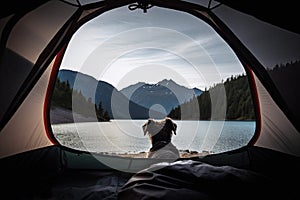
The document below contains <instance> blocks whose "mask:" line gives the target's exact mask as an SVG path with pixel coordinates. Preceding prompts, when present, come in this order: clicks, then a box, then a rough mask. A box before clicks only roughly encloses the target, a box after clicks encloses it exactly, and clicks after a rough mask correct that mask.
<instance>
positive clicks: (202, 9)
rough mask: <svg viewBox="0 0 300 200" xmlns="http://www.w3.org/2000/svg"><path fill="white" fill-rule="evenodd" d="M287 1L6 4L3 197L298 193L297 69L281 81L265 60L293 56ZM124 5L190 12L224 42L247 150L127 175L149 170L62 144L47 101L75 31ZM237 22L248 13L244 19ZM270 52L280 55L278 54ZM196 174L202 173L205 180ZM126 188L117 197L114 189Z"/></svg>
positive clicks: (0, 151)
mask: <svg viewBox="0 0 300 200" xmlns="http://www.w3.org/2000/svg"><path fill="white" fill-rule="evenodd" d="M293 3H294V2H277V1H274V2H271V3H270V4H263V3H262V2H258V1H239V2H236V1H230V0H219V1H205V0H204V1H180V0H176V1H175V0H170V1H161V0H149V1H142V0H141V1H137V2H136V1H131V0H117V1H110V0H106V1H97V0H91V1H88V0H61V1H48V0H39V1H37V0H29V1H10V3H9V5H6V6H5V5H3V6H2V7H1V12H0V15H1V20H0V22H1V23H0V24H1V26H0V27H1V28H0V31H1V43H0V44H1V47H0V49H1V50H0V63H1V64H0V81H1V82H0V92H1V106H0V111H1V112H0V130H1V133H0V158H1V161H0V166H1V174H2V177H5V178H3V179H2V185H4V188H3V192H4V193H6V194H7V195H9V196H10V197H11V198H10V199H23V198H24V199H56V198H57V199H105V198H106V199H115V198H118V197H120V198H123V199H126V198H127V197H128V198H129V197H130V199H134V198H139V199H140V198H144V199H151V198H153V199H155V198H159V197H160V198H163V196H164V197H166V198H167V197H170V198H172V199H176V198H175V197H180V198H185V197H186V198H190V199H202V198H203V199H215V198H216V197H220V196H218V195H221V196H222V195H223V196H222V197H236V198H239V197H242V198H244V197H245V198H246V197H250V196H251V197H256V196H260V195H264V196H265V197H276V196H278V195H282V196H289V195H291V194H293V193H294V194H296V191H297V190H296V186H295V184H293V183H294V182H297V181H298V180H299V179H298V178H299V177H300V176H299V175H300V174H299V170H298V169H299V167H300V164H299V163H300V162H299V161H300V159H299V157H300V148H299V146H300V134H299V130H300V121H299V120H300V116H299V112H298V111H299V106H298V104H297V103H298V99H299V93H298V90H297V86H298V85H299V84H298V85H297V77H296V76H297V73H296V72H297V70H298V71H299V69H297V68H294V71H293V72H290V73H289V74H288V77H286V74H284V73H282V75H281V74H279V76H276V77H275V76H272V74H270V73H268V70H267V68H268V67H270V66H269V65H270V63H271V65H273V63H272V62H271V61H270V59H271V58H270V57H268V56H269V55H270V54H273V57H275V58H276V59H281V58H282V57H284V56H285V57H284V58H285V60H278V61H276V62H277V63H278V62H290V61H296V60H297V59H299V52H300V51H299V46H300V45H299V44H300V40H299V34H300V30H299V25H298V24H297V23H296V22H295V21H296V20H295V19H297V14H296V13H297V11H296V10H295V9H296V6H295V5H293ZM127 5H133V6H131V8H132V7H135V8H136V9H142V10H143V11H144V12H147V9H151V7H152V6H157V7H163V8H170V9H175V10H180V11H183V12H188V13H190V14H192V15H194V16H196V17H199V18H201V19H202V20H204V21H205V22H206V23H208V24H209V25H210V26H212V27H213V29H215V30H216V32H217V33H218V34H219V35H220V36H221V37H222V38H223V39H224V40H225V41H226V42H227V43H228V44H229V45H230V47H231V48H232V50H233V51H234V52H235V54H236V55H237V57H238V58H239V60H240V62H241V63H242V65H243V66H244V68H245V69H246V70H247V72H248V75H249V77H250V83H251V89H252V93H253V94H254V96H255V108H256V117H257V128H256V132H255V134H254V136H253V138H252V139H251V141H250V142H249V143H248V144H247V145H246V146H245V147H243V148H240V149H236V150H233V151H229V152H224V153H220V154H214V155H210V156H205V157H203V158H202V157H201V158H195V159H190V160H184V159H183V160H179V161H178V162H174V163H172V164H171V165H167V166H166V167H164V168H162V169H160V170H157V171H154V172H152V171H153V170H151V169H152V168H151V167H150V170H148V171H146V172H145V171H143V172H141V173H137V174H134V175H133V174H132V172H133V171H136V170H142V169H144V168H146V167H149V166H152V165H151V164H153V163H152V161H150V160H142V161H141V160H140V159H133V158H132V159H129V158H120V157H113V156H103V155H95V154H93V153H90V152H81V151H78V150H75V149H69V148H65V147H63V146H61V145H60V144H59V143H58V142H57V140H56V139H55V138H54V137H53V134H52V132H51V127H50V123H49V101H48V99H49V98H50V96H51V91H52V89H53V85H54V82H55V77H56V74H57V72H58V69H59V65H60V63H61V60H62V58H63V56H64V52H65V50H66V47H67V45H68V43H69V41H70V39H71V37H72V35H73V34H74V33H75V32H76V30H78V29H79V28H80V26H81V25H83V24H84V23H85V22H87V21H89V20H91V19H93V18H94V17H96V16H98V15H100V14H101V13H104V12H106V11H109V10H111V9H114V8H118V7H120V6H127ZM241 16H243V17H245V20H244V21H243V20H242V19H243V17H241ZM234 19H235V20H234ZM236 19H239V20H236ZM257 21H259V22H260V24H261V25H263V27H264V28H257V29H253V28H252V26H251V25H253V24H255V23H256V22H257ZM269 29H270V30H272V31H273V32H268V33H271V34H269V35H264V34H260V31H262V32H264V31H266V32H267V31H268V30H269ZM281 31H283V32H284V31H285V33H286V37H285V36H284V37H282V38H281V35H279V34H277V33H278V32H281ZM266 32H265V33H266ZM245 33H248V36H249V35H250V36H249V37H255V39H256V40H254V41H256V42H253V40H252V41H250V40H249V37H247V34H245ZM249 33H250V34H249ZM281 39H287V40H286V41H281ZM270 41H271V42H270ZM265 42H266V44H265ZM267 42H269V44H267ZM261 44H263V45H261ZM291 44H293V45H291ZM276 47H281V49H280V48H279V49H280V50H278V51H277V50H276ZM297 47H298V49H297ZM287 48H288V49H287ZM289 48H290V49H289ZM297 50H298V51H297ZM266 52H267V53H268V54H265V53H266ZM290 52H291V53H290ZM265 55H267V56H265ZM277 55H278V56H277ZM283 55H284V56H283ZM281 56H282V57H281ZM282 83H284V85H283V86H282V85H280V84H282ZM100 157H101V158H100ZM99 160H101V161H102V162H99ZM106 162H116V163H119V164H120V163H121V164H120V165H121V166H122V168H123V169H124V170H125V171H126V172H122V171H120V170H115V169H112V168H110V167H109V166H107V165H106V164H105V163H106ZM155 163H157V161H156V162H155ZM161 165H162V166H163V165H164V163H161ZM154 168H155V166H154ZM182 169H185V170H182ZM202 170H204V171H202ZM196 171H198V172H200V174H201V172H202V176H201V175H199V174H197V173H196ZM204 172H206V173H204ZM203 174H211V175H212V176H213V177H214V178H212V177H208V176H203ZM132 177H133V178H132ZM131 178H132V179H131ZM128 180H129V182H128ZM189 183H193V184H189ZM124 184H125V187H124V188H123V189H122V190H121V192H120V196H118V195H119V194H118V192H117V191H119V189H120V187H121V186H124ZM266 185H269V186H266ZM258 186H259V187H258ZM269 187H271V189H268V188H269ZM234 188H235V189H234ZM283 188H287V189H283ZM239 190H240V191H243V194H241V196H238V195H237V194H240V193H238V191H239ZM218 191H220V192H221V193H218ZM226 191H227V192H226ZM228 191H230V192H228Z"/></svg>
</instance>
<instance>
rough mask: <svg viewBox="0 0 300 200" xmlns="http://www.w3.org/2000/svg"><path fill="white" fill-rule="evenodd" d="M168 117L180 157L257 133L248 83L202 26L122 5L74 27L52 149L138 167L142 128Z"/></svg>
mask: <svg viewBox="0 0 300 200" xmlns="http://www.w3.org/2000/svg"><path fill="white" fill-rule="evenodd" d="M165 117H170V118H171V119H172V120H173V121H174V123H175V124H176V126H177V129H176V135H175V134H174V135H172V139H171V141H172V143H173V144H174V145H175V146H176V147H177V148H178V150H179V152H180V156H181V157H191V156H202V155H207V154H211V153H220V152H225V151H229V150H233V149H237V148H240V147H243V146H245V145H247V144H248V143H249V141H250V140H251V138H252V137H253V135H254V133H255V130H256V116H255V109H254V105H253V98H252V93H251V92H250V87H249V80H248V74H247V72H246V70H245V69H244V67H243V65H242V64H241V62H240V61H239V59H238V58H237V56H236V55H235V53H234V52H233V50H232V49H231V48H230V46H229V45H228V44H227V43H226V42H225V41H224V40H223V39H222V38H221V37H220V36H219V35H218V34H217V33H216V31H215V30H214V29H213V28H211V27H210V26H209V25H208V24H207V23H205V22H204V21H203V20H201V19H199V18H197V17H195V16H193V15H191V14H188V13H185V12H182V11H176V10H172V9H167V8H159V7H153V8H151V9H149V10H148V11H147V13H144V12H143V11H142V10H134V11H130V9H128V7H127V6H124V7H120V8H116V9H113V10H111V11H108V12H105V13H103V14H101V15H99V16H98V17H95V18H94V19H92V20H90V21H88V22H87V23H85V24H84V25H83V26H81V27H80V28H79V29H78V30H77V32H75V34H74V35H73V37H72V39H71V41H70V43H69V44H68V47H67V49H66V53H65V55H64V57H63V59H62V63H61V65H60V69H59V71H58V74H57V77H56V83H55V87H54V91H53V94H52V98H51V108H50V121H51V128H52V132H53V134H54V136H55V138H56V139H57V141H58V142H59V143H60V144H61V145H63V146H66V147H69V148H72V149H76V150H80V151H88V152H96V153H101V154H108V155H118V156H124V157H134V158H145V156H146V152H148V151H149V149H150V148H151V147H152V146H151V141H150V140H149V138H148V137H147V136H145V135H144V133H143V128H142V126H143V125H144V124H145V123H146V122H147V120H148V119H149V118H151V119H155V120H162V119H164V118H165Z"/></svg>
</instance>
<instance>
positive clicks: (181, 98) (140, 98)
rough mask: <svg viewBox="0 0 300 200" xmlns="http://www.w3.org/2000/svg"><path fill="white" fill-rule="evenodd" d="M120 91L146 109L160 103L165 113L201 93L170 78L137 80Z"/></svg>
mask: <svg viewBox="0 0 300 200" xmlns="http://www.w3.org/2000/svg"><path fill="white" fill-rule="evenodd" d="M120 92H121V93H122V94H124V95H125V96H126V97H127V98H128V99H130V101H132V102H134V103H136V104H138V105H141V106H143V107H145V108H148V109H150V108H153V106H154V105H160V106H162V107H163V108H164V110H165V112H166V113H169V112H170V111H171V110H172V109H173V108H174V107H177V106H178V105H180V104H182V103H185V102H187V101H189V100H191V99H192V98H193V97H197V96H199V95H201V94H202V90H200V89H198V88H192V89H190V88H187V87H184V86H181V85H179V84H177V83H176V82H175V81H173V80H172V79H169V80H167V79H164V80H162V81H159V82H157V83H155V84H149V83H144V82H138V83H136V84H134V85H130V86H128V87H126V88H123V89H122V90H120ZM153 109H155V108H153ZM157 111H161V110H157Z"/></svg>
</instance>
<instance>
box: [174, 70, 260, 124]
mask: <svg viewBox="0 0 300 200" xmlns="http://www.w3.org/2000/svg"><path fill="white" fill-rule="evenodd" d="M224 88H225V92H226V94H225V95H226V103H225V104H226V105H225V104H224V101H222V100H221V98H222V97H221V98H218V95H222V93H224V92H222V91H224ZM211 97H213V98H211ZM212 100H213V101H214V102H213V107H212ZM196 106H197V107H198V108H196ZM225 106H226V107H225ZM198 109H199V110H200V115H199V112H198V113H197V112H195V111H196V110H198ZM220 110H221V111H222V110H224V111H226V114H225V120H255V112H254V105H253V101H252V97H251V93H250V88H249V83H248V79H247V76H246V75H237V76H231V77H230V78H228V79H227V80H226V81H225V82H222V83H219V84H215V85H214V86H212V87H210V88H209V89H208V90H207V89H205V91H204V92H203V93H202V94H201V95H200V96H198V97H194V98H193V99H192V100H190V101H189V102H186V103H184V104H181V105H179V106H177V107H176V108H174V109H172V110H171V112H170V113H169V115H168V116H169V117H171V118H173V119H181V118H182V117H184V119H189V120H222V119H224V116H222V115H223V114H222V112H218V111H220ZM182 111H184V116H182V115H181V114H182ZM187 113H188V114H187ZM212 113H213V114H212Z"/></svg>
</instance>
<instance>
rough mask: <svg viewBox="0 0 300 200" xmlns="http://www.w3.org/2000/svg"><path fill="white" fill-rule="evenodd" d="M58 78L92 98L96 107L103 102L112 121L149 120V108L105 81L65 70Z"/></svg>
mask: <svg viewBox="0 0 300 200" xmlns="http://www.w3.org/2000/svg"><path fill="white" fill-rule="evenodd" d="M58 78H59V79H60V80H61V81H65V82H67V81H68V82H69V84H70V86H71V88H73V89H75V90H77V91H80V92H81V93H82V95H83V96H84V97H85V98H86V99H89V98H90V99H91V101H92V102H93V103H95V104H96V105H98V104H99V103H100V102H101V104H102V107H103V108H104V110H106V111H107V112H108V114H109V116H110V118H111V119H147V118H149V113H150V111H149V108H145V107H143V106H141V105H138V104H136V103H134V102H132V101H130V100H129V99H128V98H127V97H126V96H125V95H123V94H122V93H121V92H120V91H118V90H117V89H116V88H115V87H114V86H112V85H111V84H109V83H107V82H105V81H98V80H96V79H95V78H94V77H92V76H89V75H86V74H83V73H80V72H76V71H72V70H65V69H64V70H60V71H59V73H58ZM151 113H153V114H154V115H155V116H163V115H164V114H162V113H160V112H156V111H151Z"/></svg>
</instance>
